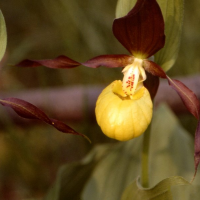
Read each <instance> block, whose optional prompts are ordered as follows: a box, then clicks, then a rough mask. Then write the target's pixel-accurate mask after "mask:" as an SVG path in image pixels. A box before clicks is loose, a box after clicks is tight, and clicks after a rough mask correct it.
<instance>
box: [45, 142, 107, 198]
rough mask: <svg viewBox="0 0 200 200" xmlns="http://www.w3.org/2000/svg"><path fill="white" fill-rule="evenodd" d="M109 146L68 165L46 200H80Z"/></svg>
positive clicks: (99, 148)
mask: <svg viewBox="0 0 200 200" xmlns="http://www.w3.org/2000/svg"><path fill="white" fill-rule="evenodd" d="M108 148H109V147H108V146H107V145H104V146H99V147H96V148H95V149H93V151H92V152H91V153H90V154H89V155H88V156H87V157H86V158H85V159H83V160H82V161H79V162H74V163H70V164H66V165H64V166H62V167H61V168H60V170H59V172H58V175H57V179H56V182H55V184H54V185H53V187H52V188H51V189H50V190H49V192H48V194H47V196H46V197H45V198H44V200H67V199H69V200H80V198H81V197H80V195H81V192H82V190H83V188H84V186H85V184H86V182H87V180H88V178H89V177H90V175H91V173H92V172H93V169H94V168H95V166H96V164H97V163H98V161H99V160H101V158H102V157H104V156H105V155H106V152H107V150H108Z"/></svg>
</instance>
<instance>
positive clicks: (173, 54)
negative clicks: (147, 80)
mask: <svg viewBox="0 0 200 200" xmlns="http://www.w3.org/2000/svg"><path fill="white" fill-rule="evenodd" d="M157 1H158V3H159V5H160V8H161V10H162V13H163V17H164V21H165V35H166V42H165V46H164V48H163V49H161V50H160V51H159V52H158V53H156V54H155V62H156V63H157V64H159V65H160V66H161V67H162V68H163V69H164V70H165V71H167V70H169V69H170V68H171V67H172V66H173V65H174V63H175V61H176V59H177V56H178V52H179V47H180V41H181V33H182V27H183V12H184V0H165V1H163V0H157Z"/></svg>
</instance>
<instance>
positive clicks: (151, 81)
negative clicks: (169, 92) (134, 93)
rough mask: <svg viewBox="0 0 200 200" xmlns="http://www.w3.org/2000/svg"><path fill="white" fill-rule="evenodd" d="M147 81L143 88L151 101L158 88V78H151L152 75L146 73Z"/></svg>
mask: <svg viewBox="0 0 200 200" xmlns="http://www.w3.org/2000/svg"><path fill="white" fill-rule="evenodd" d="M146 75H147V79H146V80H145V81H144V86H145V88H147V90H148V91H149V93H150V95H151V99H152V101H153V99H154V97H155V96H156V93H157V91H158V87H159V83H160V81H159V77H158V76H153V75H152V74H150V73H148V72H146Z"/></svg>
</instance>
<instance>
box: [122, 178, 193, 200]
mask: <svg viewBox="0 0 200 200" xmlns="http://www.w3.org/2000/svg"><path fill="white" fill-rule="evenodd" d="M178 185H190V183H189V182H187V181H186V180H185V179H184V178H182V177H179V176H175V177H170V178H167V179H165V180H163V181H161V182H160V183H158V184H157V185H156V186H154V187H152V188H150V189H145V188H142V187H141V186H140V184H139V181H138V180H137V181H134V182H133V183H132V184H130V185H129V186H128V187H127V188H126V190H125V191H124V193H123V196H122V199H121V200H133V199H135V200H149V199H152V200H156V199H157V200H159V199H162V200H173V199H174V198H173V196H172V192H171V189H172V188H173V186H178ZM179 193H181V191H180V190H179ZM176 195H178V194H176ZM176 199H180V198H176ZM188 200H189V199H188Z"/></svg>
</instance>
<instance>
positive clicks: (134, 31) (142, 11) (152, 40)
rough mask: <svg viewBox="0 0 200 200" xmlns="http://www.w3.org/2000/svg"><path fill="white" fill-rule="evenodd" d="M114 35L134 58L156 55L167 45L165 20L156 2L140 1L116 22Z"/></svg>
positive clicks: (154, 0) (153, 0) (149, 0)
mask: <svg viewBox="0 0 200 200" xmlns="http://www.w3.org/2000/svg"><path fill="white" fill-rule="evenodd" d="M113 33H114V35H115V37H116V38H117V39H118V40H119V42H120V43H121V44H122V45H123V46H124V47H125V48H126V49H127V50H128V51H129V52H130V53H131V54H132V55H133V56H135V57H137V58H148V57H150V56H152V55H154V54H155V53H156V52H157V51H158V50H160V49H161V48H162V47H163V46H164V44H165V35H164V20H163V16H162V12H161V10H160V7H159V5H158V3H157V2H156V0H138V1H137V3H136V5H135V6H134V8H133V9H132V10H131V11H130V12H129V13H128V14H127V15H126V16H125V17H122V18H118V19H115V20H114V23H113Z"/></svg>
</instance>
